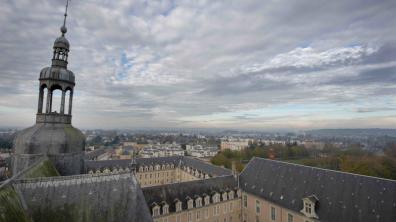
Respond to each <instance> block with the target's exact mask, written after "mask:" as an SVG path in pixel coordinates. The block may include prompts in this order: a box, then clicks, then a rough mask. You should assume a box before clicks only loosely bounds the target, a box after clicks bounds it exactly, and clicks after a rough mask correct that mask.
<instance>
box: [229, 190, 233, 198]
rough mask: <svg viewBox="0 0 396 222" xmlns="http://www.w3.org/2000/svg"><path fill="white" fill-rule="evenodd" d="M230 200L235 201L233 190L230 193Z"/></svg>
mask: <svg viewBox="0 0 396 222" xmlns="http://www.w3.org/2000/svg"><path fill="white" fill-rule="evenodd" d="M228 199H230V200H232V199H234V191H232V190H231V191H230V192H229V193H228Z"/></svg>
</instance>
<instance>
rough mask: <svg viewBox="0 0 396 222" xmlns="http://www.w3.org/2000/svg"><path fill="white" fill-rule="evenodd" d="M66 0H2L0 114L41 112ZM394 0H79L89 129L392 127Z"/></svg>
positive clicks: (77, 115)
mask: <svg viewBox="0 0 396 222" xmlns="http://www.w3.org/2000/svg"><path fill="white" fill-rule="evenodd" d="M63 11H64V0H35V1H32V0H2V1H1V6H0V77H1V80H0V125H1V126H18V127H25V126H29V125H32V124H33V123H34V119H35V112H36V110H37V99H38V81H37V79H38V75H39V72H40V70H41V69H42V68H43V67H45V66H48V65H49V64H50V58H51V55H52V44H53V41H54V40H55V38H56V37H57V36H59V35H60V32H59V27H60V26H61V24H62V20H63V17H62V16H63ZM395 12H396V1H394V0H376V1H372V0H348V1H345V0H332V1H329V0H202V1H201V0H161V1H155V0H117V1H114V0H83V1H82V0H72V1H71V4H70V7H69V17H68V21H67V27H68V33H67V34H66V37H67V38H68V39H69V41H70V43H71V52H70V54H69V55H70V57H69V58H70V59H69V66H68V68H69V69H70V70H72V71H73V72H74V73H75V75H76V81H77V84H76V88H75V99H74V104H73V105H74V106H73V124H74V125H75V126H77V127H81V128H140V127H170V128H173V127H176V128H183V127H204V128H213V127H216V128H249V129H311V128H338V127H340V128H355V127H359V128H361V127H386V128H390V127H395V126H396V37H395V36H396V19H395Z"/></svg>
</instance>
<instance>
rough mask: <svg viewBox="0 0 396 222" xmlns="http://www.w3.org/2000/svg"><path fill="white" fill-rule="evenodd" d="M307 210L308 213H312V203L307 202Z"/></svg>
mask: <svg viewBox="0 0 396 222" xmlns="http://www.w3.org/2000/svg"><path fill="white" fill-rule="evenodd" d="M305 212H306V213H308V214H311V213H312V204H310V203H305Z"/></svg>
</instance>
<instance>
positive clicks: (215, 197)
mask: <svg viewBox="0 0 396 222" xmlns="http://www.w3.org/2000/svg"><path fill="white" fill-rule="evenodd" d="M219 201H220V194H218V193H216V194H215V195H213V203H217V202H219Z"/></svg>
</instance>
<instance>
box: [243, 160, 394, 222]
mask: <svg viewBox="0 0 396 222" xmlns="http://www.w3.org/2000/svg"><path fill="white" fill-rule="evenodd" d="M240 188H241V189H242V190H243V191H246V192H248V193H251V194H253V195H256V196H259V197H261V198H263V199H266V200H268V201H270V202H273V203H275V204H277V205H280V206H282V207H285V208H288V209H291V210H293V211H295V212H299V211H300V210H301V209H302V208H303V203H302V198H304V197H308V196H310V195H315V196H316V197H317V198H318V201H319V204H318V206H317V208H316V213H317V214H318V216H319V220H320V221H322V222H334V221H337V222H351V221H353V222H371V221H381V222H394V221H396V181H395V180H387V179H381V178H375V177H369V176H362V175H356V174H351V173H344V172H338V171H332V170H325V169H319V168H314V167H308V166H302V165H297V164H291V163H286V162H280V161H273V160H268V159H262V158H253V159H252V160H251V161H250V162H249V164H248V165H247V166H246V168H245V170H244V171H243V172H242V173H241V175H240Z"/></svg>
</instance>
